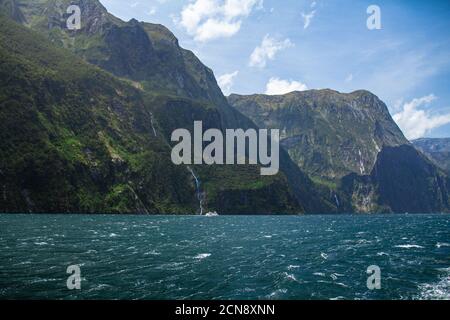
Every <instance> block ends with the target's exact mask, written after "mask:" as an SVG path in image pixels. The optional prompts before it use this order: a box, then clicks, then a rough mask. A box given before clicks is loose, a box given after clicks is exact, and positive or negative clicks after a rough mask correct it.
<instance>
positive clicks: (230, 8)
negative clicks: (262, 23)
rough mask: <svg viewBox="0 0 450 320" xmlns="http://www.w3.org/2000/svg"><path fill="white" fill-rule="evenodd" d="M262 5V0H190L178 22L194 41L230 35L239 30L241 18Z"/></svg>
mask: <svg viewBox="0 0 450 320" xmlns="http://www.w3.org/2000/svg"><path fill="white" fill-rule="evenodd" d="M262 5H263V0H192V1H191V3H189V4H188V5H186V6H185V7H184V8H183V10H182V11H181V17H180V19H179V21H178V23H179V24H180V25H181V26H182V27H183V28H184V29H185V30H186V32H187V33H188V34H189V35H191V36H193V37H194V40H195V41H200V42H205V41H209V40H213V39H217V38H226V37H231V36H233V35H234V34H236V33H237V32H238V31H239V30H240V28H241V24H242V20H243V18H245V17H247V16H249V15H250V13H251V12H252V11H253V9H261V8H262Z"/></svg>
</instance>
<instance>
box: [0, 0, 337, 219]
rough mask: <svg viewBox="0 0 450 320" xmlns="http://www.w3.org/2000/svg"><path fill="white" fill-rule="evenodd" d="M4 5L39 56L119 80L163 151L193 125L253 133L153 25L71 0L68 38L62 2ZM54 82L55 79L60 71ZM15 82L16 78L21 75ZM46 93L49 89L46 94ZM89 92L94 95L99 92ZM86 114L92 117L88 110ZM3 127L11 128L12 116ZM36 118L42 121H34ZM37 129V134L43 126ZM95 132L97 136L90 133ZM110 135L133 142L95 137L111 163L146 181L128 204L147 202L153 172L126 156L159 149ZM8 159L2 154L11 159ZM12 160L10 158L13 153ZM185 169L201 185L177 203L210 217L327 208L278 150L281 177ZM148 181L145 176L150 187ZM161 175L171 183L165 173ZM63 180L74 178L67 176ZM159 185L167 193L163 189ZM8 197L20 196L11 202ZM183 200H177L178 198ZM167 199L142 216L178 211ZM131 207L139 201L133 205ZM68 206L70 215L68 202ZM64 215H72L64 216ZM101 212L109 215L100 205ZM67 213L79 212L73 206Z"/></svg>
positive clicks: (119, 107) (206, 73) (201, 70)
mask: <svg viewBox="0 0 450 320" xmlns="http://www.w3.org/2000/svg"><path fill="white" fill-rule="evenodd" d="M12 2H14V4H15V7H17V8H20V10H21V12H22V15H23V17H24V21H19V22H21V23H22V24H24V25H26V26H27V27H29V28H31V29H33V30H35V31H37V32H39V33H40V34H42V35H43V36H45V37H46V38H47V39H48V40H49V41H50V42H51V43H52V44H50V42H48V43H47V42H46V43H45V46H46V47H48V48H47V54H49V55H50V56H52V55H55V53H54V52H58V53H59V56H57V57H56V59H72V58H73V57H72V58H69V57H66V56H65V55H66V54H69V52H72V53H73V54H75V55H76V56H77V57H79V58H81V59H83V60H85V61H86V62H88V63H91V64H95V65H97V66H98V67H100V68H102V69H104V70H106V71H108V72H110V73H111V74H112V75H110V79H108V80H106V81H107V82H110V81H119V79H122V80H120V81H122V82H121V83H123V82H124V83H125V84H126V85H127V86H128V87H129V88H132V89H134V91H133V95H137V96H139V97H140V99H142V100H143V101H144V102H145V103H144V105H145V106H143V108H144V110H143V111H142V112H145V114H146V117H144V118H142V119H141V121H142V122H140V123H139V127H140V128H141V130H143V134H145V135H148V136H154V137H155V138H157V140H159V141H160V143H161V144H162V145H166V146H168V145H169V141H170V140H169V138H170V134H171V133H172V131H173V130H174V129H177V128H188V129H192V126H193V122H194V121H195V120H201V121H203V123H204V127H205V129H208V128H219V129H222V130H224V129H226V128H228V129H233V128H243V129H246V128H256V125H255V124H254V123H253V122H252V121H251V120H249V119H248V118H247V117H245V116H243V115H242V114H241V113H239V112H238V111H236V110H235V109H234V108H232V107H230V106H229V104H228V102H227V100H226V98H225V97H224V96H223V95H222V93H221V91H220V89H219V87H218V85H217V83H216V80H215V78H214V75H213V73H212V71H211V70H210V69H209V68H207V67H205V66H204V65H203V64H202V63H201V62H200V61H199V60H198V59H197V58H196V57H195V56H194V55H193V54H192V53H191V52H189V51H187V50H184V49H182V48H180V47H179V45H178V41H177V40H176V38H175V37H174V36H173V34H171V33H170V32H169V31H168V30H167V29H166V28H164V27H163V26H160V25H153V24H147V23H140V22H137V21H135V20H131V21H129V22H123V21H121V20H119V19H117V18H115V17H113V16H111V15H110V14H109V13H107V12H106V10H105V9H104V8H103V6H102V5H101V4H100V3H99V2H98V1H87V0H86V1H83V0H80V1H70V3H71V4H78V5H79V6H80V7H81V12H82V29H81V30H78V31H70V30H67V29H66V28H65V27H64V26H65V19H66V18H67V16H66V14H65V8H66V7H67V6H68V5H69V1H63V0H58V1H50V0H49V1H45V0H42V1H38V2H29V1H21V0H15V1H12ZM2 8H6V9H4V12H7V13H8V9H9V8H10V7H8V6H3V7H2ZM16 21H17V20H16ZM5 23H6V22H5ZM9 26H10V28H11V29H14V28H16V27H17V26H12V25H11V24H9ZM20 32H21V33H23V30H22V29H21V31H20ZM13 33H14V32H12V34H13ZM30 38H32V35H30V36H28V37H27V38H26V39H20V37H19V38H14V39H11V41H15V42H17V43H21V41H22V40H23V41H29V42H30V43H31V44H34V42H33V41H32V40H31V39H30ZM4 41H5V48H7V47H6V42H8V41H10V39H8V38H4ZM41 41H42V39H41ZM56 47H60V49H56ZM37 48H40V47H37ZM35 51H36V50H35ZM37 52H38V53H39V55H40V54H41V52H39V51H37ZM8 54H11V52H9V51H8V50H6V51H5V56H7V55H8ZM17 54H19V55H22V56H23V59H24V60H29V59H30V57H29V56H26V55H24V53H21V52H17ZM33 63H35V64H36V68H39V69H40V70H41V71H42V72H44V71H45V69H46V68H48V69H49V70H51V71H52V72H57V73H58V72H60V70H53V69H51V68H50V67H49V66H47V65H48V64H49V62H48V61H47V60H45V59H43V60H42V61H33ZM50 65H51V64H50ZM10 68H14V62H12V63H11V66H10ZM86 68H93V67H92V66H90V67H89V65H88V64H86ZM64 72H67V73H68V74H70V73H76V70H75V69H70V70H64ZM58 75H59V76H61V77H62V76H63V75H62V74H60V73H58ZM22 76H23V78H24V79H26V77H27V74H24V75H22ZM44 78H45V77H44ZM85 80H86V85H87V84H90V85H92V86H93V87H95V86H96V85H97V84H98V83H97V82H96V79H91V78H90V77H88V76H86V78H85ZM55 85H56V84H55ZM57 85H58V87H60V88H61V90H62V92H66V91H67V89H66V88H65V84H63V83H58V84H57ZM16 89H17V90H21V88H20V85H17V88H16ZM49 90H52V87H50V88H49ZM77 92H78V94H79V95H80V96H83V95H88V92H87V91H83V89H82V88H77ZM99 92H102V91H101V90H99ZM108 92H110V94H111V95H112V96H115V95H116V94H118V92H120V93H121V94H122V93H123V89H120V90H116V89H114V88H111V89H110V90H109V91H108ZM52 94H55V95H56V96H58V97H59V95H58V93H56V92H54V93H49V94H48V95H49V96H51V95H52ZM89 94H92V90H90V91H89ZM105 95H106V93H105ZM123 95H124V96H123V99H125V100H126V101H127V103H128V104H130V103H131V104H132V103H134V102H131V101H132V99H131V97H129V96H128V94H127V93H123ZM6 98H8V99H13V97H10V96H8V95H6ZM17 102H18V103H19V104H20V103H22V101H20V100H19V101H17ZM102 102H105V101H102ZM45 103H47V102H45ZM124 103H125V102H121V103H118V102H114V103H111V104H110V106H109V108H111V109H112V111H113V112H118V114H119V115H120V114H122V113H124V112H125V111H124ZM91 105H92V104H91ZM65 107H66V108H67V109H72V108H75V106H74V105H72V104H65ZM92 107H93V108H94V110H96V108H95V107H94V106H92ZM125 109H126V108H125ZM60 112H61V113H63V114H65V113H67V112H72V111H69V110H66V109H64V111H60ZM95 113H96V112H95ZM89 114H91V113H89ZM132 117H133V119H138V118H139V115H137V114H134V115H133V116H132ZM8 120H9V121H13V119H8ZM91 120H92V119H91ZM42 121H50V120H48V119H47V117H46V116H44V117H43V120H42ZM116 121H118V122H119V123H121V122H122V120H121V119H118V120H115V121H113V123H110V121H101V122H99V123H100V125H101V124H103V125H105V126H109V125H110V126H115V125H116ZM58 125H60V126H61V130H63V128H65V127H66V126H67V125H68V124H67V123H58ZM80 125H81V123H80ZM71 126H73V125H71ZM41 129H42V130H45V127H44V128H41ZM98 129H99V130H100V128H98ZM45 134H47V133H45ZM73 138H74V139H76V140H77V141H78V142H77V143H80V145H79V147H80V148H81V149H83V150H92V149H93V148H92V146H91V147H87V146H85V143H84V142H79V139H78V135H77V134H75V136H74V137H73ZM118 138H120V139H121V140H122V141H126V142H130V140H133V138H132V137H131V136H129V135H128V134H127V133H126V131H124V132H122V133H121V134H114V135H112V136H111V137H109V138H108V139H106V138H105V139H104V140H105V145H104V147H105V148H106V149H113V150H115V151H114V152H113V153H112V154H114V155H115V158H116V159H122V160H124V161H123V162H124V163H125V164H126V165H125V168H126V170H129V166H131V165H134V166H137V167H138V168H140V169H141V170H143V171H145V176H146V177H148V178H146V177H142V179H140V180H145V181H146V182H145V183H144V182H143V181H140V184H139V188H136V187H133V190H135V191H136V190H140V193H139V192H138V191H136V194H137V195H136V197H138V198H139V199H148V198H149V196H148V195H146V192H152V191H151V190H152V189H151V186H152V184H154V185H160V184H162V182H161V180H159V179H158V178H157V176H158V175H157V174H156V173H154V172H153V170H161V169H157V168H156V167H151V166H148V167H147V168H146V166H147V162H146V161H147V160H146V159H145V157H142V158H140V157H139V156H138V152H137V150H136V149H138V150H141V149H142V148H144V149H145V150H146V151H147V152H149V153H151V154H153V153H154V152H159V150H160V147H159V146H154V145H151V146H145V147H144V146H141V147H138V145H136V146H135V147H133V148H131V149H130V147H127V148H125V147H124V146H121V147H119V146H116V147H112V146H111V145H113V144H114V143H116V142H117V139H118ZM110 140H113V141H114V143H113V142H109V147H108V144H107V142H106V141H110ZM100 141H102V140H100ZM135 142H136V141H135ZM136 143H137V142H136ZM155 148H156V150H155ZM125 150H126V151H127V153H129V154H128V156H129V157H128V160H125V159H124V156H123V155H121V154H120V152H119V151H125ZM157 150H158V151H157ZM16 151H17V150H16ZM14 152H15V151H11V153H12V154H14ZM88 153H89V152H88ZM16 156H17V157H18V155H17V154H16ZM166 157H167V159H166V160H162V159H160V161H159V162H158V165H160V166H162V167H164V168H165V169H166V171H167V170H169V171H170V172H172V171H171V170H172V169H169V168H170V167H171V165H170V155H169V154H166ZM119 162H121V161H119ZM97 165H100V163H97ZM102 165H107V163H102ZM64 168H65V167H64V166H62V169H61V170H62V171H64V170H65V169H64ZM49 169H51V168H49ZM177 169H179V170H184V171H183V172H184V173H189V171H188V168H186V167H184V168H183V167H178V168H177ZM192 169H193V171H194V172H195V173H196V175H197V177H198V179H199V181H200V182H201V183H200V184H201V190H195V189H196V183H195V182H196V181H194V179H193V178H192V177H190V178H191V181H190V184H189V187H188V186H186V185H184V187H183V188H180V189H179V192H180V195H179V196H180V197H181V198H183V197H184V198H186V199H187V198H189V197H190V199H194V200H195V201H197V200H198V199H196V198H197V195H198V194H201V195H202V198H204V199H203V200H202V202H203V204H204V206H205V207H204V210H217V211H219V212H225V213H235V214H239V213H303V212H323V211H325V210H327V209H328V208H329V205H328V204H327V203H326V201H323V200H322V199H320V196H319V195H318V192H317V191H316V189H315V186H314V184H313V183H312V182H311V181H310V180H309V178H308V177H307V176H306V175H304V174H303V173H302V172H301V170H300V169H299V168H298V167H297V166H295V164H293V163H292V161H291V159H290V158H289V156H288V155H287V153H285V152H283V151H282V155H281V172H280V174H278V175H277V176H274V177H261V176H260V175H259V168H257V167H252V168H247V167H241V166H234V167H227V166H225V167H215V166H213V167H205V166H198V167H193V168H192ZM20 170H21V169H20ZM138 176H139V174H135V177H136V178H138ZM152 176H154V177H155V179H154V180H153V181H152V178H151V177H152ZM170 176H171V177H173V176H172V175H170ZM184 176H185V175H184ZM71 179H72V180H76V179H75V178H73V177H71ZM183 179H184V178H183ZM183 179H180V181H179V182H180V183H181V182H183ZM72 180H70V181H72ZM113 180H114V179H113ZM99 181H101V178H99ZM167 183H169V184H170V186H167ZM68 184H69V185H70V184H71V182H68ZM163 185H165V186H167V187H170V188H172V189H174V190H175V189H177V184H174V183H173V182H170V181H166V182H165V183H164V184H163ZM105 188H106V189H107V191H108V192H110V193H111V192H113V191H114V190H116V191H117V192H114V197H115V198H116V202H120V203H123V202H125V203H126V201H122V200H123V199H122V195H123V194H124V192H122V191H123V190H122V189H123V188H122V189H120V188H119V189H120V190H118V189H117V188H116V185H115V184H114V183H113V184H112V185H110V186H107V187H105ZM111 189H112V190H111ZM162 189H164V188H162ZM119 191H120V192H119ZM274 191H276V192H274ZM159 192H160V193H158V194H159V195H160V196H161V197H163V198H164V195H165V192H166V191H162V190H160V191H159ZM175 192H176V191H175ZM28 194H29V197H28V198H29V199H30V201H31V202H33V198H34V197H35V195H34V194H33V192H29V193H28ZM132 194H134V193H132ZM103 196H104V195H100V196H99V197H98V198H96V200H98V201H99V202H101V201H102V200H104V199H103V198H102V197H103ZM17 197H18V198H20V197H19V196H17ZM186 199H185V200H184V201H187V200H186ZM249 199H251V201H250V200H249ZM177 201H180V200H179V199H178V200H177V199H170V200H168V199H158V200H152V202H153V204H154V206H156V207H159V208H161V209H158V210H154V209H148V210H147V211H149V212H150V213H154V212H156V213H158V212H164V211H163V210H164V208H167V207H169V208H172V209H171V210H168V212H174V211H176V210H179V209H177V208H180V207H181V208H185V207H186V206H185V205H186V203H185V204H181V203H178V202H177ZM141 202H143V203H145V201H143V200H142V201H141ZM268 202H270V203H271V206H268V205H267V203H268ZM190 205H192V204H190ZM196 206H197V208H194V209H192V210H191V213H192V211H196V210H198V203H197V205H196ZM74 207H75V208H76V205H75V204H74ZM147 207H148V206H147ZM70 208H73V207H70ZM150 208H152V207H150ZM42 210H45V208H39V210H38V211H42ZM47 210H48V211H52V212H53V211H55V210H56V209H55V208H51V209H47ZM70 210H72V209H67V210H65V211H70ZM104 210H107V211H108V212H109V211H111V210H109V207H108V208H107V209H104ZM122 210H123V211H124V212H132V211H133V210H134V208H133V207H131V208H130V207H127V206H126V205H124V206H123V208H122ZM33 211H35V210H33ZM76 211H83V210H82V209H78V210H76ZM185 211H186V210H185Z"/></svg>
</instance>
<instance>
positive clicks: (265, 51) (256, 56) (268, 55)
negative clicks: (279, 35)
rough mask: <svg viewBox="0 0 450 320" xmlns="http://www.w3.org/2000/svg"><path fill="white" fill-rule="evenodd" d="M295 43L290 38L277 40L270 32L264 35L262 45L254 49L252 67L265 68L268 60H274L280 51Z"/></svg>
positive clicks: (250, 63) (251, 58) (251, 60)
mask: <svg viewBox="0 0 450 320" xmlns="http://www.w3.org/2000/svg"><path fill="white" fill-rule="evenodd" d="M292 46H293V43H292V42H291V40H289V39H285V40H277V39H275V38H272V37H270V36H269V35H268V34H267V35H266V36H265V37H264V39H263V41H262V43H261V45H259V46H258V47H256V48H255V50H253V53H252V54H251V56H250V62H249V65H250V67H258V68H264V67H265V66H266V64H267V60H273V59H274V58H275V55H276V54H277V53H278V51H281V50H284V49H286V48H290V47H292Z"/></svg>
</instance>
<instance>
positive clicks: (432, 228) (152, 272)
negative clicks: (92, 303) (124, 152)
mask: <svg viewBox="0 0 450 320" xmlns="http://www.w3.org/2000/svg"><path fill="white" fill-rule="evenodd" d="M0 248H1V251H0V299H16V298H26V299H30V298H31V299H54V298H56V299H450V216H448V215H447V216H444V215H429V216H428V215H419V216H306V217H256V216H255V217H250V216H248V217H247V216H245V217H243V216H233V217H211V218H206V217H180V216H178V217H167V216H158V217H152V216H107V215H101V216H89V215H0ZM70 265H80V267H81V273H82V288H81V290H77V291H69V290H68V289H67V287H66V280H67V277H68V276H69V275H68V274H66V269H67V267H68V266H70ZM371 265H378V266H379V267H380V268H381V271H382V289H381V290H376V291H370V290H368V289H367V285H366V282H367V277H368V275H367V274H366V270H367V268H368V267H369V266H371Z"/></svg>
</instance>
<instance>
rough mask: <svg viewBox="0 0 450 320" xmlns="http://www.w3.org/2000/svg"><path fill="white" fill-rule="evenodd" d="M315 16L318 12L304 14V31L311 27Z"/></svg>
mask: <svg viewBox="0 0 450 320" xmlns="http://www.w3.org/2000/svg"><path fill="white" fill-rule="evenodd" d="M315 14H316V10H313V11H311V12H310V13H304V12H302V18H303V29H307V28H308V27H309V26H310V24H311V21H312V19H313V18H314V16H315Z"/></svg>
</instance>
